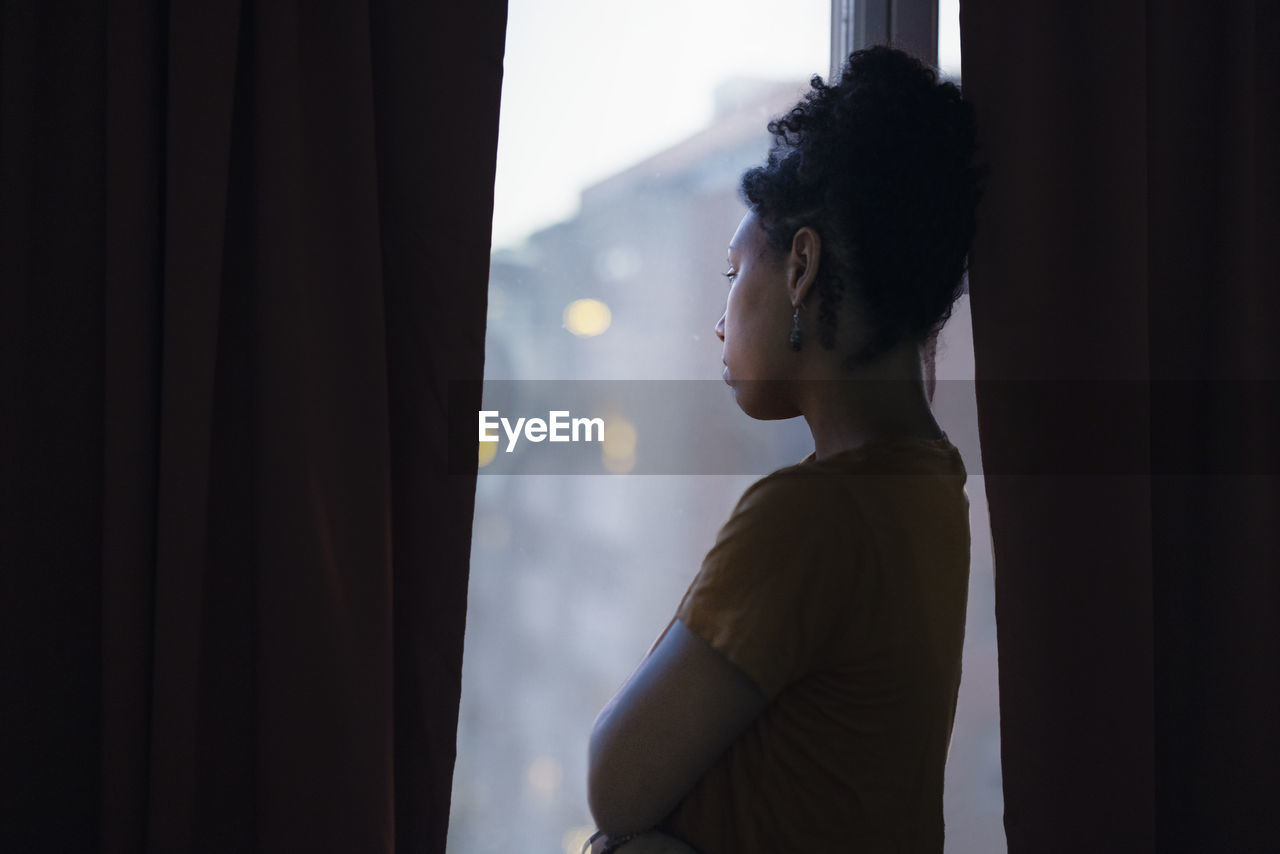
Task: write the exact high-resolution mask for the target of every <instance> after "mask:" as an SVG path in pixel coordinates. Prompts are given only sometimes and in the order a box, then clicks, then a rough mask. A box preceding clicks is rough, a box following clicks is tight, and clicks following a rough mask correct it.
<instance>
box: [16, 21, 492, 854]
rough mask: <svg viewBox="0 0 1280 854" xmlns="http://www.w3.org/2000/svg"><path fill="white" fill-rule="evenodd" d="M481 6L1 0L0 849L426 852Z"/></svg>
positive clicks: (458, 481)
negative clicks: (451, 391) (450, 426)
mask: <svg viewBox="0 0 1280 854" xmlns="http://www.w3.org/2000/svg"><path fill="white" fill-rule="evenodd" d="M505 26H506V4H505V2H503V0H486V2H473V3H451V4H444V3H434V4H413V3H395V2H370V3H360V2H338V3H315V4H312V3H239V2H228V3H194V2H183V0H173V2H169V3H165V2H161V0H111V2H107V3H101V2H87V0H79V2H56V3H52V2H50V3H45V2H39V3H37V2H28V3H7V4H5V5H4V7H3V18H2V19H0V176H2V181H3V183H2V185H0V187H2V189H0V217H2V220H0V282H2V285H0V395H2V398H3V401H2V403H0V441H3V446H2V447H0V464H2V465H3V470H2V472H0V475H2V476H0V502H2V503H0V526H2V527H0V585H2V588H0V602H2V603H3V618H2V619H0V626H2V628H0V645H2V649H3V653H2V660H3V667H4V672H3V673H2V674H0V680H2V683H3V686H4V687H3V691H4V705H3V720H2V721H0V745H2V750H3V755H0V767H2V768H3V771H2V772H0V774H2V777H3V792H0V811H3V815H2V816H0V850H3V851H13V852H18V851H21V852H42V851H59V852H61V851H76V852H87V851H98V850H101V851H104V852H140V851H164V852H170V851H173V852H181V851H209V852H215V851H216V852H237V851H255V852H294V851H342V852H356V851H359V852H374V851H385V852H390V851H393V850H397V851H415V852H422V851H443V850H444V840H445V834H446V829H447V825H448V813H449V796H450V789H451V781H452V774H453V762H454V745H455V734H456V725H457V714H458V700H459V690H460V682H461V659H462V634H463V626H464V621H465V611H466V584H467V569H468V559H469V552H470V531H471V517H472V510H473V503H474V495H475V476H474V469H472V470H471V472H470V473H469V474H468V473H464V474H462V475H458V474H453V475H450V474H449V473H448V472H449V466H448V460H447V459H446V449H447V441H446V440H447V435H446V433H447V431H446V425H447V423H448V418H447V415H448V413H447V409H448V408H449V407H455V408H461V409H463V410H468V409H469V410H473V411H474V410H476V409H478V408H479V385H478V383H472V384H470V385H468V386H465V387H463V388H466V389H473V390H474V392H464V394H463V395H462V396H461V397H459V396H458V395H456V394H455V395H454V397H453V398H452V399H450V397H449V389H450V386H449V381H450V380H454V379H470V380H478V379H480V378H481V376H482V373H483V360H484V332H485V326H484V322H485V308H486V301H487V291H486V288H487V274H488V255H489V236H490V221H491V212H492V204H493V175H494V158H495V150H496V141H497V116H498V99H499V91H500V85H501V77H502V55H503V43H504V35H505ZM472 397H474V400H473V399H471V398H472Z"/></svg>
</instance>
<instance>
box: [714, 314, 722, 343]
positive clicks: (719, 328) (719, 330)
mask: <svg viewBox="0 0 1280 854" xmlns="http://www.w3.org/2000/svg"><path fill="white" fill-rule="evenodd" d="M716 337H717V338H719V339H720V340H721V341H722V342H723V341H724V315H723V314H722V315H720V320H718V321H717V322H716Z"/></svg>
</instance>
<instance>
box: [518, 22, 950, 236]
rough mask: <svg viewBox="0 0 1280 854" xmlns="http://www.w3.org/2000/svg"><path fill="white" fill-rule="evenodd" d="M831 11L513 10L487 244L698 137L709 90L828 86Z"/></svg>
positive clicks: (945, 29) (564, 211)
mask: <svg viewBox="0 0 1280 854" xmlns="http://www.w3.org/2000/svg"><path fill="white" fill-rule="evenodd" d="M958 9H959V0H943V2H942V5H941V18H940V27H939V29H940V30H941V36H940V39H939V42H940V44H939V48H940V54H939V59H940V63H941V65H942V67H943V69H944V70H949V69H955V70H958V68H959V53H960V45H959V37H958V32H957V26H956V16H957V15H958V14H959V12H958ZM830 10H831V3H830V0H645V2H626V3H622V2H618V0H510V5H509V10H508V21H507V45H506V58H505V61H504V66H505V71H504V79H503V86H502V112H501V118H500V123H499V133H498V170H497V176H496V183H495V188H494V191H495V199H494V214H493V245H494V246H495V247H501V246H508V245H513V244H516V243H519V242H520V241H521V240H523V238H524V237H525V236H526V235H527V234H528V233H529V232H531V231H533V230H536V229H538V228H541V227H543V226H545V225H549V224H551V223H553V222H557V221H559V220H561V219H564V218H566V217H569V216H572V215H573V213H574V211H575V210H576V209H577V204H578V193H579V191H580V190H581V189H582V188H583V187H584V186H587V185H589V184H591V183H593V182H594V181H597V180H599V179H601V178H603V177H606V176H608V175H611V174H613V173H614V172H616V171H618V170H619V169H622V168H624V167H626V166H628V165H630V164H631V163H634V162H636V161H637V160H640V159H642V158H644V157H646V156H647V155H649V154H652V153H654V152H656V151H660V150H661V149H663V148H666V147H667V146H669V145H671V144H672V143H675V142H677V141H679V140H681V139H683V138H684V137H686V136H688V135H689V134H691V133H693V132H695V131H697V130H698V129H700V128H702V127H705V126H706V125H707V123H708V122H709V121H710V119H711V109H712V94H713V92H714V89H715V86H716V85H717V84H718V83H720V82H722V81H724V80H726V79H729V78H732V77H735V76H749V77H761V78H770V79H784V80H785V79H794V80H799V81H803V80H806V79H808V77H809V76H810V75H812V74H820V75H822V76H823V78H826V76H827V72H828V67H829V52H830V16H831V11H830ZM948 25H949V26H948Z"/></svg>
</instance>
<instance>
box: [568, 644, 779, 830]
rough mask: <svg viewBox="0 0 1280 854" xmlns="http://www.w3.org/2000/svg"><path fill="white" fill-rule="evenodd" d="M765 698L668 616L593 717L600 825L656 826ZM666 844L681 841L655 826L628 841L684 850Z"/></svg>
mask: <svg viewBox="0 0 1280 854" xmlns="http://www.w3.org/2000/svg"><path fill="white" fill-rule="evenodd" d="M767 705H768V699H767V698H766V697H765V696H764V694H763V693H761V691H760V689H759V688H758V687H757V686H756V685H755V683H754V682H752V681H751V679H750V678H749V677H748V676H747V675H746V674H745V673H743V672H742V671H741V670H739V669H738V668H737V667H736V666H735V665H734V664H733V663H732V662H730V661H729V660H728V659H727V658H725V657H724V656H723V655H722V654H721V653H720V652H718V651H717V650H715V649H713V648H712V647H711V646H710V645H709V644H707V643H706V642H705V641H703V640H702V639H701V638H699V637H698V636H697V635H695V634H693V633H692V632H691V631H689V629H688V628H687V627H686V626H685V625H684V623H683V622H681V621H680V620H678V619H677V620H674V621H672V623H671V624H670V625H669V626H668V627H667V630H666V631H665V632H663V634H662V636H661V637H660V638H659V639H658V641H657V643H655V644H654V646H653V649H651V650H650V651H649V654H648V655H647V656H646V657H645V659H644V661H642V662H641V663H640V666H639V667H638V668H637V669H636V672H635V673H633V674H632V675H631V678H630V679H628V680H627V682H626V684H624V685H623V686H622V688H621V689H620V690H619V691H618V693H617V694H616V695H615V696H614V698H613V699H612V700H610V701H609V703H608V704H607V705H605V707H604V709H603V710H602V711H601V712H600V714H599V716H597V718H596V722H595V726H594V728H593V729H592V732H591V740H590V742H589V745H588V748H587V766H588V772H587V804H588V806H589V807H590V809H591V815H592V817H593V818H594V819H595V821H596V826H597V827H598V828H600V829H601V830H603V831H605V833H607V834H610V835H617V834H622V833H627V832H631V831H638V830H648V829H651V828H653V827H654V826H655V825H657V824H658V823H659V822H660V821H662V819H664V818H665V817H666V816H667V815H669V814H670V813H671V811H672V810H673V809H675V807H676V806H677V805H678V804H679V802H680V800H681V798H683V797H684V795H685V794H686V793H687V792H688V791H689V790H690V789H691V788H693V785H694V784H695V783H696V782H697V781H698V779H699V778H700V777H701V776H702V775H703V773H704V772H705V771H706V770H707V768H708V767H710V766H711V764H712V763H713V762H714V761H715V760H716V759H717V758H718V757H719V756H720V754H722V753H723V752H724V751H725V749H727V748H728V747H729V745H730V744H731V743H732V742H733V740H734V739H735V738H737V737H738V735H739V734H741V732H742V731H743V730H744V729H745V728H746V727H747V726H748V725H749V724H750V723H751V721H753V720H754V719H755V718H756V717H757V716H758V715H759V714H760V713H761V712H762V711H764V708H765V706H767ZM642 840H646V841H645V842H644V844H642ZM633 846H634V848H633ZM658 846H668V847H658ZM671 846H683V843H680V842H679V841H678V840H675V839H673V838H672V837H669V836H664V835H663V834H660V833H657V832H656V831H653V832H651V833H648V834H645V835H644V836H642V837H637V838H636V839H635V840H634V841H633V842H630V843H627V846H626V851H627V852H628V854H630V852H633V851H634V852H635V854H644V852H645V851H653V852H655V854H656V852H659V851H671V852H677V851H680V850H681V848H679V847H671ZM683 850H685V851H691V850H692V849H689V848H688V847H687V846H683Z"/></svg>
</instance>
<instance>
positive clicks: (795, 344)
mask: <svg viewBox="0 0 1280 854" xmlns="http://www.w3.org/2000/svg"><path fill="white" fill-rule="evenodd" d="M790 341H791V349H792V350H795V351H797V352H799V350H800V306H798V305H797V306H796V310H795V313H794V314H792V315H791V339H790Z"/></svg>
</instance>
